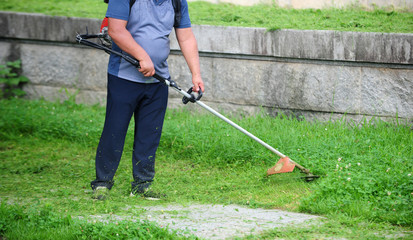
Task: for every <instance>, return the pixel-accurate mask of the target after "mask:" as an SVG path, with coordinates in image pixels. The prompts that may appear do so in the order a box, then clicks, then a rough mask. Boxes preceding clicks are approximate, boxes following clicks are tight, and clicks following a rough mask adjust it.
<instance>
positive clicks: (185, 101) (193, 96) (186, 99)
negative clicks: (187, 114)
mask: <svg viewBox="0 0 413 240" xmlns="http://www.w3.org/2000/svg"><path fill="white" fill-rule="evenodd" d="M187 93H188V94H189V95H191V98H188V97H185V96H184V97H183V98H182V102H183V103H184V104H187V103H188V102H192V103H194V102H196V101H198V100H200V99H201V97H202V90H201V89H199V91H198V97H196V98H195V95H194V94H192V88H190V89H188V91H187Z"/></svg>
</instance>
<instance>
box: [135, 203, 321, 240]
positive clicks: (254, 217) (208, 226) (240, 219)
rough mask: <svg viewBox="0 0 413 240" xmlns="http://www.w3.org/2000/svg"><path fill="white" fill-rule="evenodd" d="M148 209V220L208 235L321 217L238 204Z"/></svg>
mask: <svg viewBox="0 0 413 240" xmlns="http://www.w3.org/2000/svg"><path fill="white" fill-rule="evenodd" d="M145 209H146V213H145V214H144V215H146V219H147V220H150V221H154V222H156V223H158V224H159V225H163V226H168V228H170V229H174V230H179V231H180V232H183V233H190V234H194V235H196V236H198V237H200V238H206V239H226V238H232V237H237V236H239V237H241V236H246V235H250V234H258V233H260V232H263V231H265V230H270V229H273V228H276V227H283V226H288V225H295V224H302V223H310V222H314V221H316V220H317V219H319V218H320V217H318V216H314V215H308V214H301V213H291V212H285V211H281V210H268V209H251V208H245V207H242V206H237V205H227V206H224V205H189V206H180V205H171V206H152V207H145ZM141 217H143V216H141Z"/></svg>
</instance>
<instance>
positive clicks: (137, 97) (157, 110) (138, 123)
mask: <svg viewBox="0 0 413 240" xmlns="http://www.w3.org/2000/svg"><path fill="white" fill-rule="evenodd" d="M167 102H168V86H166V85H165V84H162V83H150V84H144V83H136V82H132V81H128V80H125V79H121V78H118V77H116V76H113V75H110V74H109V75H108V85H107V104H106V118H105V125H104V127H103V131H102V135H101V138H100V141H99V145H98V148H97V152H96V162H95V164H96V179H95V180H94V181H92V182H91V186H92V189H95V188H96V187H98V186H106V187H108V188H109V189H111V188H112V186H113V184H114V181H113V177H114V175H115V173H116V170H117V169H118V166H119V162H120V159H121V156H122V152H123V147H124V143H125V137H126V132H127V130H128V126H129V122H130V120H131V118H132V116H134V120H135V132H134V143H133V154H132V164H133V179H134V181H133V182H132V191H138V192H142V191H144V189H146V188H148V187H149V186H150V184H151V182H152V181H153V178H154V175H155V153H156V150H157V148H158V146H159V141H160V138H161V133H162V126H163V121H164V117H165V111H166V106H167Z"/></svg>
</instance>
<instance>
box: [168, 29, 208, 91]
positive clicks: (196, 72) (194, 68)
mask: <svg viewBox="0 0 413 240" xmlns="http://www.w3.org/2000/svg"><path fill="white" fill-rule="evenodd" d="M175 33H176V38H177V40H178V43H179V47H180V48H181V51H182V54H183V55H184V58H185V60H186V63H187V64H188V67H189V70H190V71H191V73H192V83H193V84H194V87H193V91H195V92H198V91H199V89H200V88H201V90H202V92H204V91H205V88H204V82H203V81H202V77H201V68H200V65H199V55H198V45H197V42H196V39H195V36H194V33H193V32H192V29H191V28H176V29H175Z"/></svg>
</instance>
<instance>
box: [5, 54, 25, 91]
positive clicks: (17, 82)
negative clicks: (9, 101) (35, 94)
mask: <svg viewBox="0 0 413 240" xmlns="http://www.w3.org/2000/svg"><path fill="white" fill-rule="evenodd" d="M20 68H21V61H20V60H17V61H14V62H7V63H6V64H5V65H0V98H12V97H21V96H24V95H26V92H24V91H23V90H22V89H21V87H22V84H24V83H27V82H29V79H28V78H27V77H25V76H21V75H20V74H19V72H20ZM2 85H3V86H2Z"/></svg>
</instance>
